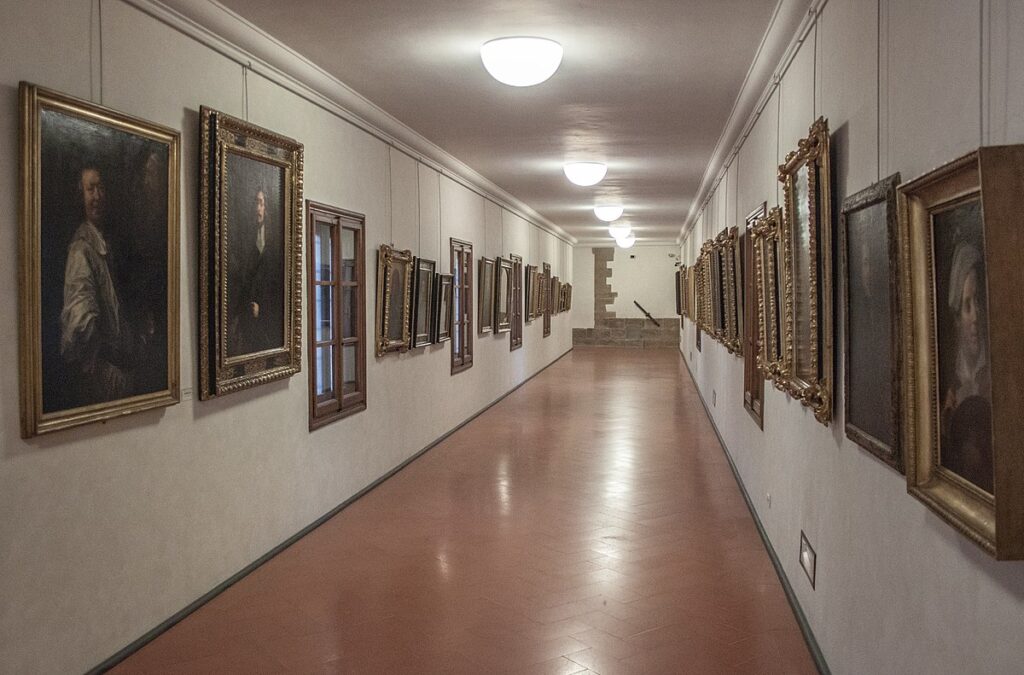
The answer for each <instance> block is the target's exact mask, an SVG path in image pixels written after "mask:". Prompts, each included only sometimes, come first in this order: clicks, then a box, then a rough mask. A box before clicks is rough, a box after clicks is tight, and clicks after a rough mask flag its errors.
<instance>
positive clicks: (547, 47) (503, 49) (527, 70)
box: [480, 37, 562, 87]
mask: <svg viewBox="0 0 1024 675" xmlns="http://www.w3.org/2000/svg"><path fill="white" fill-rule="evenodd" d="M480 59H481V60H482V61H483V62H484V68H486V69H487V72H488V73H490V74H491V77H493V78H494V79H496V80H497V81H498V82H501V83H503V84H507V85H510V86H513V87H532V86H533V85H535V84H540V83H541V82H543V81H544V80H546V79H548V78H549V77H551V76H552V75H554V74H555V71H556V70H558V66H559V64H560V63H562V45H560V44H558V43H557V42H555V41H554V40H548V39H547V38H539V37H505V38H498V39H496V40H489V41H488V42H485V43H484V45H483V47H481V48H480Z"/></svg>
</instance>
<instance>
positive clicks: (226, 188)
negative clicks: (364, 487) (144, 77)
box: [199, 107, 302, 400]
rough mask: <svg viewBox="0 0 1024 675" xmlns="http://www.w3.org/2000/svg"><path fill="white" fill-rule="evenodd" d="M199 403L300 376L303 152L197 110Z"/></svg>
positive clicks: (242, 124)
mask: <svg viewBox="0 0 1024 675" xmlns="http://www.w3.org/2000/svg"><path fill="white" fill-rule="evenodd" d="M199 117H200V134H201V139H200V154H201V155H202V157H203V162H204V167H205V170H204V171H202V172H201V173H200V186H199V189H200V194H201V195H202V207H201V209H200V222H199V240H200V250H199V286H200V293H199V312H200V340H199V379H200V387H199V397H200V398H201V399H203V400H206V399H209V398H213V397H215V396H221V395H223V394H228V393H231V392H236V391H241V390H242V389H247V388H249V387H255V386H259V385H262V384H266V383H268V382H271V381H273V380H278V379H282V378H287V377H290V376H292V375H294V374H295V373H297V372H299V371H300V370H301V363H302V354H301V344H302V340H301V335H302V332H301V327H300V318H301V295H300V289H301V270H302V265H301V252H302V144H301V143H299V142H297V141H295V140H294V139H291V138H288V137H286V136H282V135H280V134H276V133H274V132H273V131H270V130H268V129H264V128H262V127H258V126H256V125H254V124H250V123H249V122H246V121H245V120H241V119H238V118H236V117H232V116H231V115H227V114H225V113H222V112H218V111H216V110H213V109H211V108H207V107H201V108H200V110H199Z"/></svg>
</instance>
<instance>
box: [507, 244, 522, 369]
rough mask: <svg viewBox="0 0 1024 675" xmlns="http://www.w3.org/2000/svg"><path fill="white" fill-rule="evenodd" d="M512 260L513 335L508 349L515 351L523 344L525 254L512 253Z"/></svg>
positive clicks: (510, 255)
mask: <svg viewBox="0 0 1024 675" xmlns="http://www.w3.org/2000/svg"><path fill="white" fill-rule="evenodd" d="M508 257H509V259H510V260H511V261H512V335H511V336H510V339H509V341H508V350H509V351H510V352H514V351H515V350H517V349H519V348H520V347H522V346H523V256H521V255H515V254H512V253H510V254H509V256H508Z"/></svg>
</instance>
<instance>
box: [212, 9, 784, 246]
mask: <svg viewBox="0 0 1024 675" xmlns="http://www.w3.org/2000/svg"><path fill="white" fill-rule="evenodd" d="M776 1H777V0H642V1H639V2H623V1H622V0H571V1H570V0H561V1H557V0H547V1H545V0H504V1H498V0H479V1H477V2H466V1H461V2H460V1H457V0H417V1H415V2H410V1H408V0H406V1H404V2H402V1H399V0H372V1H366V2H337V1H332V0H290V1H289V2H281V0H221V2H222V4H224V5H225V6H226V7H228V8H229V9H231V10H233V11H234V12H237V13H238V14H239V15H241V16H242V17H244V18H246V19H248V20H249V21H251V22H252V23H254V24H255V25H257V26H259V27H260V28H262V29H263V30H264V31H266V32H267V33H269V34H270V35H272V36H273V37H275V38H277V39H278V40H280V41H281V42H283V43H284V44H286V45H288V46H289V47H291V48H292V49H294V50H295V51H296V52H298V53H300V54H302V55H304V56H305V57H307V58H308V59H310V60H311V61H313V62H314V63H316V64H317V65H319V66H320V67H322V68H324V69H325V70H327V71H328V72H329V73H331V74H332V75H334V76H335V77H337V78H338V79H340V80H341V81H343V82H345V83H346V84H347V85H349V86H350V87H352V88H353V89H355V90H356V91H358V92H359V93H360V94H362V95H363V96H365V97H366V98H368V99H369V100H370V101H372V102H374V103H376V104H377V105H379V106H380V107H381V108H383V109H384V110H386V111H388V112H389V113H391V114H392V115H394V116H395V117H396V118H398V119H399V120H401V121H402V122H404V123H405V124H406V125H408V126H409V127H412V128H413V129H415V130H416V131H418V132H419V133H420V134H422V135H423V136H425V137H426V138H428V139H430V140H431V141H433V142H434V143H436V144H437V145H439V146H440V147H441V148H443V149H444V150H446V151H448V152H449V153H451V154H452V155H454V156H456V157H458V158H459V159H461V160H462V161H464V162H465V163H466V164H468V165H469V166H471V167H472V168H473V169H475V170H476V171H478V172H479V173H480V174H482V175H483V176H485V177H487V178H488V179H490V180H491V181H493V182H494V183H496V184H497V185H499V186H501V187H502V188H504V189H505V190H506V191H508V192H509V193H511V194H512V195H514V196H515V197H517V198H519V199H520V200H522V201H523V202H525V203H526V204H528V205H530V206H531V207H533V208H534V209H535V210H536V211H538V212H539V213H540V214H542V215H543V216H545V217H546V218H547V219H548V220H550V221H551V222H553V223H555V224H556V225H558V226H560V227H562V228H563V229H564V230H565V231H566V232H567V233H569V234H571V235H572V236H574V237H576V238H577V239H578V240H579V241H580V243H584V244H588V243H599V242H600V243H611V240H610V238H609V237H608V234H607V229H606V225H605V224H603V223H601V222H600V221H599V220H597V218H596V217H595V216H594V214H593V211H592V207H593V206H594V204H595V203H596V202H597V201H598V200H599V199H600V198H601V197H602V196H612V197H620V198H621V199H622V200H623V201H624V203H625V205H626V213H625V215H624V217H623V218H624V219H625V220H628V221H629V222H630V224H632V225H633V228H634V231H635V232H636V234H637V237H638V240H639V242H640V243H645V242H651V243H654V242H660V243H665V242H672V241H674V240H675V239H676V237H677V236H678V234H679V231H680V228H681V227H682V225H683V222H684V221H685V219H686V216H687V213H688V211H689V209H690V206H691V204H692V202H693V200H694V198H695V195H696V192H697V190H698V187H699V184H700V181H701V178H702V175H703V173H704V170H705V168H706V167H707V165H708V162H709V161H710V159H711V155H712V151H713V150H714V147H715V143H716V142H717V140H718V138H719V136H720V135H721V134H722V131H723V127H724V125H725V122H726V119H727V117H728V116H729V113H730V111H731V109H732V107H733V104H734V102H735V100H736V96H737V94H738V93H739V90H740V86H741V84H742V83H743V79H744V76H745V75H746V74H747V70H748V69H749V68H750V65H751V61H752V60H753V58H754V56H755V53H756V51H757V47H758V45H759V43H760V42H761V38H762V36H763V35H764V33H765V30H766V28H767V27H768V23H769V19H770V17H771V15H772V10H773V9H774V8H775V5H776ZM507 35H538V36H542V37H548V38H552V39H554V40H557V41H558V42H560V43H561V44H562V46H563V47H564V49H565V56H564V58H563V60H562V65H561V67H560V68H559V69H558V72H556V73H555V75H554V76H553V77H552V78H551V79H550V80H548V81H547V82H544V83H542V84H540V85H537V86H535V87H528V88H515V87H508V86H506V85H503V84H500V83H498V82H496V81H495V80H493V79H491V77H490V76H489V75H488V74H487V73H486V71H484V69H483V66H482V64H481V62H480V56H479V49H480V45H481V44H483V43H484V42H485V41H487V40H489V39H492V38H495V37H502V36H507ZM573 160H597V161H603V162H606V163H607V164H608V175H607V177H606V178H605V179H604V181H602V182H601V183H600V184H598V185H597V186H594V187H590V188H582V187H577V186H575V185H572V184H571V183H569V182H568V181H567V180H566V179H565V176H564V175H563V174H562V164H563V163H564V162H566V161H573Z"/></svg>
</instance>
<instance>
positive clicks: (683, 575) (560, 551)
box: [114, 348, 816, 675]
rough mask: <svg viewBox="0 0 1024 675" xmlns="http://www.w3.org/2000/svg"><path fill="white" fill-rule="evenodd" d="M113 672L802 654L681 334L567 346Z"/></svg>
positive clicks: (596, 663)
mask: <svg viewBox="0 0 1024 675" xmlns="http://www.w3.org/2000/svg"><path fill="white" fill-rule="evenodd" d="M114 672H120V673H141V672H159V673H206V672H209V673H227V672H240V673H256V672H267V673H273V672H295V673H333V672H343V673H498V672H501V673H504V672H510V673H531V674H532V673H536V674H544V673H577V672H579V673H586V672H595V673H602V674H603V675H614V674H616V673H813V672H816V671H815V668H814V665H813V662H812V660H811V658H810V655H809V652H808V649H807V647H806V645H805V643H804V641H803V638H802V636H801V634H800V630H799V628H798V626H797V622H796V620H795V618H794V616H793V613H792V610H791V609H790V607H789V605H788V603H787V601H786V598H785V595H784V593H783V590H782V587H781V585H780V583H779V580H778V578H777V577H776V575H775V572H774V570H773V568H772V565H771V562H770V560H769V557H768V554H767V553H766V551H765V549H764V546H763V544H762V543H761V540H760V539H759V537H758V534H757V531H756V528H755V525H754V522H753V520H752V519H751V516H750V513H749V512H748V510H747V507H746V505H745V504H744V501H743V497H742V496H741V494H740V490H739V488H738V486H737V484H736V482H735V479H734V478H733V475H732V473H731V471H730V469H729V465H728V462H727V460H726V458H725V456H724V454H723V452H722V449H721V447H720V446H719V443H718V441H717V439H716V437H715V434H714V431H713V430H712V428H711V425H710V422H709V421H708V419H707V417H706V415H705V413H704V410H703V408H702V406H701V403H700V400H699V398H698V396H697V393H696V390H695V389H694V387H693V384H692V382H691V380H690V378H689V376H688V375H687V373H686V370H685V366H684V365H683V363H682V360H681V358H680V357H679V354H678V352H677V351H675V350H673V349H666V350H643V351H641V350H628V349H602V348H577V349H575V350H574V351H572V352H570V353H569V354H568V355H567V356H565V357H564V358H562V359H561V360H560V361H558V362H556V363H555V364H554V365H552V366H551V367H550V368H548V369H547V370H546V371H544V372H542V373H541V374H540V375H538V376H537V377H535V378H534V379H533V380H531V381H529V382H527V383H526V384H525V385H524V386H523V387H521V388H520V389H518V390H517V391H515V392H513V393H512V394H511V395H509V396H508V397H506V398H505V399H504V400H502V401H501V402H500V403H498V404H497V405H495V406H493V407H492V408H490V409H489V410H488V411H486V412H485V413H483V414H482V415H480V416H479V417H477V418H476V419H474V420H473V421H472V422H471V423H469V424H467V425H466V426H464V427H463V428H462V429H460V430H459V431H457V432H456V433H454V434H453V435H451V436H450V437H449V438H447V439H446V440H445V441H444V442H442V443H440V444H439V445H437V446H436V447H434V448H433V449H431V450H430V451H429V452H427V453H425V454H424V455H423V456H421V457H420V458H419V459H417V460H416V461H414V462H412V463H411V464H410V465H409V466H407V467H406V468H405V469H403V470H402V471H400V472H399V473H398V474H396V475H395V476H393V477H392V478H390V479H389V480H387V481H385V482H384V483H383V484H381V485H380V486H379V487H377V488H376V489H374V490H372V491H371V492H369V493H368V494H367V495H365V496H364V497H362V498H361V499H359V500H358V501H357V502H355V503H354V504H353V505H351V506H350V507H348V508H347V509H344V510H343V511H342V512H341V513H339V514H338V515H337V516H335V517H334V518H333V519H331V520H329V521H328V522H327V523H325V524H324V525H322V526H321V527H319V528H318V529H316V530H315V531H313V532H312V533H311V534H309V535H308V536H306V537H305V538H303V539H302V540H300V541H299V542H298V543H296V544H295V545H293V546H291V547H290V548H288V549H287V550H285V551H284V552H282V553H281V554H279V555H278V556H276V557H275V558H273V559H272V560H271V561H270V562H268V563H266V564H265V565H263V566H262V567H260V568H259V569H257V570H256V571H255V572H253V573H252V574H250V575H249V576H248V577H246V578H245V579H243V580H242V581H241V582H239V583H237V584H235V585H234V586H232V587H231V588H229V589H228V590H226V591H225V592H224V593H222V594H221V595H219V596H218V597H217V598H215V599H214V600H213V601H211V602H209V603H208V604H206V605H205V606H203V607H202V608H201V609H199V610H198V611H196V612H195V613H193V614H192V615H190V616H189V617H188V618H186V619H185V620H184V621H182V622H180V623H179V624H177V625H176V626H174V627H173V628H172V629H171V630H169V631H168V632H166V633H165V634H163V635H162V636H161V637H159V638H158V639H156V640H155V641H153V642H152V643H150V644H149V645H147V646H146V647H144V648H143V649H141V650H140V651H139V652H137V653H136V654H134V655H133V656H132V657H130V658H129V659H127V660H126V661H124V662H122V663H121V664H120V665H119V666H118V667H117V668H116V669H115V671H114Z"/></svg>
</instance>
